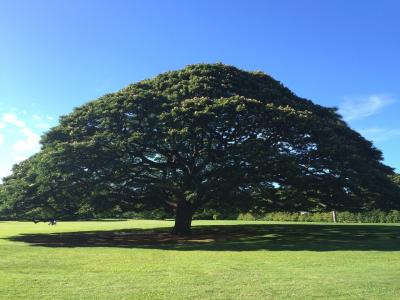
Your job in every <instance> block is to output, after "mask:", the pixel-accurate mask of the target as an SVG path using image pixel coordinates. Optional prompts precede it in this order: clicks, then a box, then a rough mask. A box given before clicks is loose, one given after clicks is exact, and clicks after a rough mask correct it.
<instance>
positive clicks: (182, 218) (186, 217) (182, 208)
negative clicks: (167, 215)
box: [172, 200, 193, 235]
mask: <svg viewBox="0 0 400 300" xmlns="http://www.w3.org/2000/svg"><path fill="white" fill-rule="evenodd" d="M192 217H193V207H192V205H191V203H189V202H187V201H185V200H181V201H179V202H178V206H177V208H176V214H175V226H174V228H173V229H172V234H175V235H190V234H191V233H192V230H191V225H192Z"/></svg>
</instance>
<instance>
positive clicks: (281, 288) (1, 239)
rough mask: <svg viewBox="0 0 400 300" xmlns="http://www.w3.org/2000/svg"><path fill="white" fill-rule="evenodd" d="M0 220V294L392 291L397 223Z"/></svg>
mask: <svg viewBox="0 0 400 300" xmlns="http://www.w3.org/2000/svg"><path fill="white" fill-rule="evenodd" d="M172 225H173V222H170V221H147V220H146V221H143V220H121V221H116V220H98V221H87V222H59V223H58V224H57V225H56V226H48V225H47V223H38V224H34V223H32V222H0V299H318V298H319V299H327V298H328V299H400V226H399V224H398V225H396V224H379V225H372V224H341V225H332V224H305V223H269V222H243V221H194V222H193V225H194V229H193V235H192V236H191V237H187V238H176V237H173V236H171V235H169V230H170V227H171V226H172Z"/></svg>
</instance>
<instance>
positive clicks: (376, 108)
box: [339, 95, 396, 121]
mask: <svg viewBox="0 0 400 300" xmlns="http://www.w3.org/2000/svg"><path fill="white" fill-rule="evenodd" d="M394 102H396V101H395V99H394V98H393V97H391V96H388V95H369V96H366V97H358V98H352V99H347V100H345V101H344V102H343V103H342V104H341V105H340V106H339V113H340V114H341V115H342V116H343V118H344V119H345V120H346V121H351V120H356V119H361V118H365V117H369V116H372V115H374V114H376V113H378V112H380V111H381V110H382V109H383V108H384V107H387V106H389V105H391V104H393V103H394Z"/></svg>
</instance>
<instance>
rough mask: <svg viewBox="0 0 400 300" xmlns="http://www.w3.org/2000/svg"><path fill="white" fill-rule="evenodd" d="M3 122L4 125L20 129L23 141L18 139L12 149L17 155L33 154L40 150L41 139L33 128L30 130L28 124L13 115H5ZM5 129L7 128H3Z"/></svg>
mask: <svg viewBox="0 0 400 300" xmlns="http://www.w3.org/2000/svg"><path fill="white" fill-rule="evenodd" d="M2 120H3V122H4V125H7V124H10V125H14V126H16V127H18V128H19V129H18V131H19V133H20V135H21V136H22V137H23V138H22V139H18V140H17V141H16V142H15V143H14V144H13V145H12V149H13V150H14V151H15V152H17V153H31V152H33V151H37V150H39V140H40V137H39V135H37V134H36V133H35V132H34V131H33V130H32V129H31V128H29V127H28V126H27V125H26V123H25V122H24V121H22V120H20V119H19V118H18V117H17V116H16V115H15V114H13V113H5V114H3V117H2ZM3 127H5V126H3Z"/></svg>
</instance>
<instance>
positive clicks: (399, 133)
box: [360, 128, 400, 142]
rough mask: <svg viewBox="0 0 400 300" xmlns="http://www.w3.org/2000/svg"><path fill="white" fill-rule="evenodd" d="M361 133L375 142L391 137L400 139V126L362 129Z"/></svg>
mask: <svg viewBox="0 0 400 300" xmlns="http://www.w3.org/2000/svg"><path fill="white" fill-rule="evenodd" d="M360 133H361V134H362V135H363V136H364V137H365V138H367V139H368V140H371V141H373V142H383V141H387V140H391V139H396V138H398V139H400V128H393V129H388V128H368V129H364V130H360Z"/></svg>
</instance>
